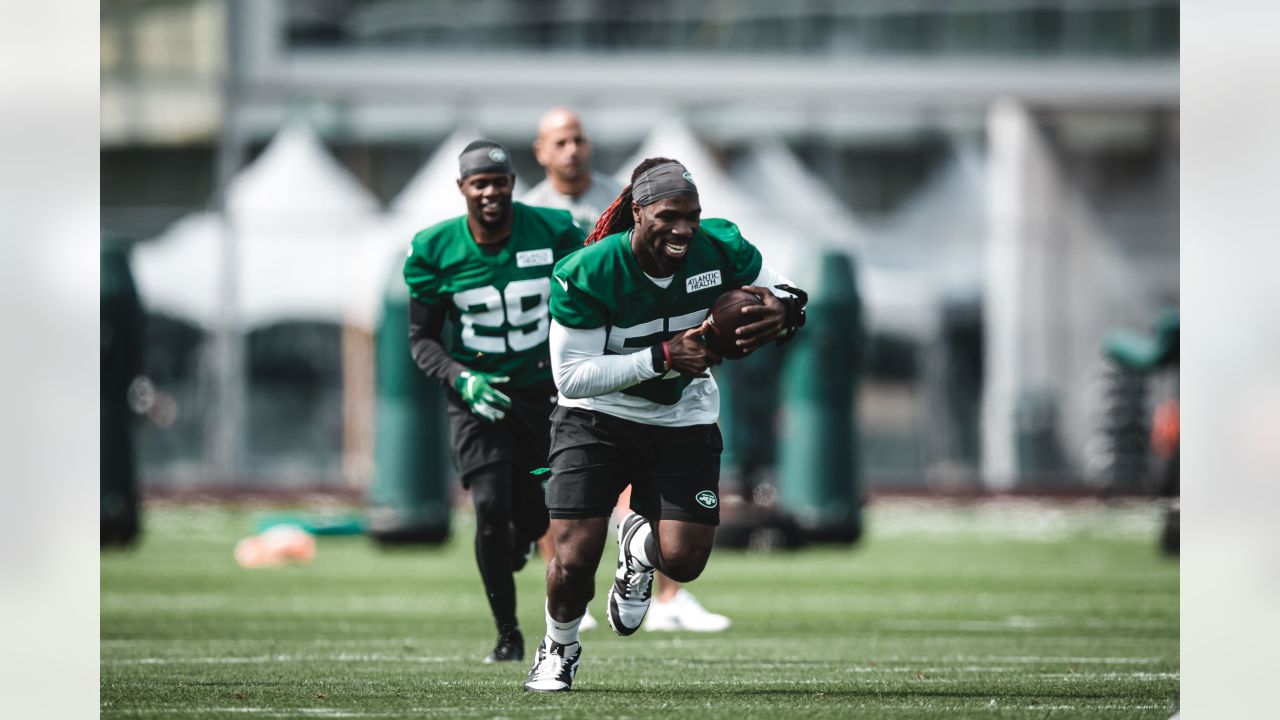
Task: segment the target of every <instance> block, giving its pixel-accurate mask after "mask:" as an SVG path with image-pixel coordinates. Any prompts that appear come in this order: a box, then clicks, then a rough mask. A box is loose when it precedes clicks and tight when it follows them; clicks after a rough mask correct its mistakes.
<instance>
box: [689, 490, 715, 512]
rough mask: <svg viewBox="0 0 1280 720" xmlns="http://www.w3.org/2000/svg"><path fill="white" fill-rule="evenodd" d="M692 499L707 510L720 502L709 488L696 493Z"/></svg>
mask: <svg viewBox="0 0 1280 720" xmlns="http://www.w3.org/2000/svg"><path fill="white" fill-rule="evenodd" d="M693 499H694V500H697V501H698V504H699V505H701V506H702V507H704V508H707V509H708V510H710V509H712V508H714V507H715V506H716V505H719V504H720V501H719V500H718V499H717V498H716V494H715V493H713V492H711V491H710V490H703V491H702V492H700V493H698V494H697V495H694V496H693Z"/></svg>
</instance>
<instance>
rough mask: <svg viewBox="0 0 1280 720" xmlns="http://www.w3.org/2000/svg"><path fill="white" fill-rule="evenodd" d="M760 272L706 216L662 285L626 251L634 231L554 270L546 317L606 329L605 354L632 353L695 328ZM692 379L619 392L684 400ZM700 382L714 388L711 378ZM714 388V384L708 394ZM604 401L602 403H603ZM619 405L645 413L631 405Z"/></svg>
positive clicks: (747, 248)
mask: <svg viewBox="0 0 1280 720" xmlns="http://www.w3.org/2000/svg"><path fill="white" fill-rule="evenodd" d="M760 270H761V258H760V251H759V250H757V249H756V248H755V246H754V245H752V244H751V243H749V242H747V241H746V240H745V239H744V238H743V237H742V234H741V233H740V232H739V230H738V226H737V225H735V224H733V223H731V222H729V221H728V220H722V219H719V218H708V219H705V220H703V221H702V223H701V227H700V228H699V230H698V235H697V237H695V238H694V239H693V241H692V242H690V243H689V252H688V254H687V255H686V256H685V262H684V264H683V265H682V266H681V268H680V269H679V270H677V271H676V273H675V275H674V276H672V278H671V284H670V285H668V286H667V287H665V288H663V287H660V286H659V285H657V284H656V283H654V282H653V280H651V279H650V278H649V277H647V276H646V275H645V274H644V271H643V270H641V269H640V264H639V263H638V262H637V261H636V258H635V255H634V253H633V252H632V250H631V233H630V231H628V232H622V233H618V234H615V235H610V236H608V237H605V238H602V239H601V240H600V241H599V242H597V243H595V244H593V245H588V246H587V247H586V248H584V249H582V250H581V251H579V252H577V253H574V254H573V255H571V256H569V257H567V258H565V259H564V260H562V261H561V262H560V263H558V264H557V265H556V268H555V273H554V274H555V278H556V283H555V285H553V286H552V288H551V317H553V318H555V320H556V322H558V323H560V324H561V325H563V326H564V327H569V328H577V329H596V328H601V327H603V328H605V329H606V338H607V339H606V344H605V353H606V354H624V353H632V352H635V351H636V350H638V349H640V348H644V347H649V346H652V345H656V344H657V343H659V342H662V341H664V340H668V339H670V338H671V337H673V336H674V335H676V334H677V333H678V332H680V331H682V330H687V329H688V328H691V327H696V326H698V325H700V324H701V323H702V321H703V320H704V319H706V316H707V310H709V309H710V308H711V305H712V303H714V302H715V300H716V298H717V297H719V296H720V294H721V293H723V292H725V291H726V290H730V289H732V288H738V287H742V286H743V285H748V284H750V283H751V282H752V281H754V280H755V279H756V278H757V277H758V276H759V275H760ZM690 381H691V379H690V378H688V377H686V376H684V375H681V374H679V373H676V372H669V373H667V374H666V375H665V376H663V377H659V378H654V379H652V380H647V381H645V382H642V383H640V384H638V385H633V386H631V387H629V388H626V389H624V390H622V391H621V393H622V394H625V395H629V396H633V397H634V398H641V399H643V400H646V401H648V402H650V403H654V404H656V405H663V406H670V405H675V404H676V403H678V402H679V401H680V400H681V397H682V396H683V395H684V394H685V389H686V388H687V387H688V386H689V384H690ZM698 382H708V383H712V381H710V380H709V379H708V380H705V381H701V380H700V381H698ZM713 388H714V384H713V383H712V385H711V386H710V388H709V390H710V389H713ZM601 400H604V401H605V402H606V404H607V399H605V398H603V397H602V398H601ZM620 400H621V399H620ZM619 405H620V406H623V405H625V406H626V407H628V408H631V409H632V410H634V411H639V413H640V414H643V408H640V407H636V403H635V402H634V401H624V402H621V403H619ZM593 406H599V405H598V404H593ZM599 407H601V409H604V406H599ZM625 414H628V415H634V414H635V413H634V412H631V411H628V412H626V413H625Z"/></svg>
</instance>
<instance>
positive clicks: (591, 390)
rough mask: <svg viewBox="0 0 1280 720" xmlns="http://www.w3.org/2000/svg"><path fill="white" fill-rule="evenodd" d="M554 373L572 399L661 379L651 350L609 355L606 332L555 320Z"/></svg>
mask: <svg viewBox="0 0 1280 720" xmlns="http://www.w3.org/2000/svg"><path fill="white" fill-rule="evenodd" d="M550 340H551V374H552V376H553V377H554V378H555V380H556V388H558V389H559V390H560V393H561V394H562V395H564V396H565V397H567V398H570V399H578V398H589V397H595V396H597V395H604V394H607V393H611V392H617V391H619V390H622V389H624V388H629V387H631V386H632V385H637V384H639V383H642V382H644V381H645V380H651V379H653V378H656V377H658V373H657V372H655V371H654V369H653V360H652V357H653V356H652V353H651V351H650V350H649V348H644V349H642V350H637V351H636V352H633V353H626V354H624V355H605V354H604V343H605V329H604V328H603V327H599V328H592V329H585V330H584V329H575V328H571V327H565V326H564V325H561V324H560V323H558V322H556V321H555V320H552V321H551V338H550Z"/></svg>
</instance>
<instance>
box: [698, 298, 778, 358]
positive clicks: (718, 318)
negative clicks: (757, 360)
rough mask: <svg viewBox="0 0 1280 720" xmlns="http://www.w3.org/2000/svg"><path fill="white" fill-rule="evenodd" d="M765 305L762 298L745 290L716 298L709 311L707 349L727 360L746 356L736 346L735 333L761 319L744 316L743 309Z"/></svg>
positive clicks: (753, 316)
mask: <svg viewBox="0 0 1280 720" xmlns="http://www.w3.org/2000/svg"><path fill="white" fill-rule="evenodd" d="M763 304H764V303H763V302H762V301H761V300H760V298H758V297H756V296H755V295H752V294H751V293H749V292H747V291H745V290H729V291H728V292H726V293H724V294H722V295H721V296H720V297H718V298H716V301H715V302H714V303H712V305H711V309H710V310H708V311H707V318H708V319H710V320H711V326H710V329H709V330H708V331H707V333H706V339H707V347H709V348H711V350H712V351H714V352H715V353H716V354H718V355H720V356H721V357H723V358H725V359H726V360H736V359H738V358H741V357H744V356H746V353H745V352H744V351H743V350H742V348H741V347H739V346H738V345H736V344H734V343H735V341H736V340H737V339H738V337H737V335H736V334H735V333H736V332H737V330H738V328H740V327H742V326H743V325H750V324H751V323H753V322H756V321H757V320H759V319H760V318H759V316H756V315H744V314H743V313H742V308H744V307H748V306H751V305H763Z"/></svg>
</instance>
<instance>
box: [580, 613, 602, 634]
mask: <svg viewBox="0 0 1280 720" xmlns="http://www.w3.org/2000/svg"><path fill="white" fill-rule="evenodd" d="M598 627H600V621H599V620H596V619H595V618H594V617H592V615H591V611H589V610H588V611H587V614H586V615H583V616H582V622H581V623H580V624H579V625H578V632H586V631H588V630H595V629H596V628H598Z"/></svg>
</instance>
